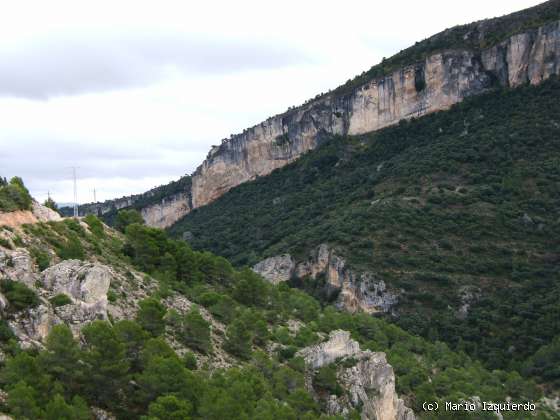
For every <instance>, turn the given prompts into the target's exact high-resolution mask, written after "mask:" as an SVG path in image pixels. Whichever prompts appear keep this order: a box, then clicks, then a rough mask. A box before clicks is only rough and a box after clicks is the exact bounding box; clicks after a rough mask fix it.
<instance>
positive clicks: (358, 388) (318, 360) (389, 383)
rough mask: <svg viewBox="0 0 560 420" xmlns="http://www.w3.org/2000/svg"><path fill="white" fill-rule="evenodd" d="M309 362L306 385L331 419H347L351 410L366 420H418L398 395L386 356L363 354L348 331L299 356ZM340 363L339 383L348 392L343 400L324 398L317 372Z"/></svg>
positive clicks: (343, 396) (341, 397)
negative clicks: (315, 382) (315, 378)
mask: <svg viewBox="0 0 560 420" xmlns="http://www.w3.org/2000/svg"><path fill="white" fill-rule="evenodd" d="M297 355H298V356H300V357H302V358H303V359H304V360H305V363H306V367H307V375H306V382H307V387H308V389H309V390H310V391H311V392H312V394H314V395H315V397H316V399H318V400H320V401H322V402H323V403H324V404H325V405H326V406H327V411H328V413H329V414H331V415H343V416H344V415H346V414H348V412H349V409H352V408H356V409H359V410H360V411H361V418H362V420H414V419H415V416H414V413H413V412H412V410H411V409H410V408H408V407H406V406H405V404H404V402H403V400H401V399H400V398H399V397H398V395H397V393H396V391H395V374H394V372H393V367H392V366H391V365H390V364H389V363H387V359H386V357H385V353H374V352H371V351H369V350H365V351H363V350H360V345H359V344H358V342H357V341H355V340H352V339H351V338H350V333H349V332H347V331H342V330H337V331H332V332H331V333H330V335H329V340H328V341H326V342H324V343H321V344H318V345H315V346H311V347H306V348H304V349H303V350H300V351H299V352H298V353H297ZM333 363H336V364H337V365H338V368H337V381H338V383H339V384H340V385H341V387H342V389H343V390H344V391H346V392H345V393H343V394H342V395H340V396H336V395H328V396H322V397H321V396H320V395H319V393H317V392H316V391H317V390H315V389H314V385H313V376H314V371H315V370H316V369H318V368H321V367H323V366H327V365H330V364H333Z"/></svg>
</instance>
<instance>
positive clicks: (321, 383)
mask: <svg viewBox="0 0 560 420" xmlns="http://www.w3.org/2000/svg"><path fill="white" fill-rule="evenodd" d="M313 386H314V387H316V388H319V389H322V390H325V391H327V392H329V393H331V394H335V395H342V388H341V386H340V384H339V383H338V381H337V379H336V365H334V364H330V365H326V366H323V367H321V368H319V370H318V371H317V373H316V374H315V376H314V378H313Z"/></svg>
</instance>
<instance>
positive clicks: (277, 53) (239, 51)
mask: <svg viewBox="0 0 560 420" xmlns="http://www.w3.org/2000/svg"><path fill="white" fill-rule="evenodd" d="M307 60H308V58H307V57H306V56H305V54H304V53H303V52H302V51H300V50H298V48H296V47H290V46H287V45H278V44H276V43H267V42H264V41H246V40H243V41H240V40H227V39H204V38H200V37H198V38H197V37H194V36H192V35H190V36H187V35H185V34H153V35H151V36H131V35H126V36H117V35H112V36H103V35H100V36H95V37H91V36H90V37H85V36H83V35H82V37H79V38H75V39H70V38H52V39H46V40H37V41H36V42H32V43H28V44H26V45H16V46H11V48H9V49H8V48H6V47H4V48H0V62H1V63H2V65H1V66H0V95H3V96H15V97H24V98H31V99H48V98H49V97H53V96H59V95H75V94H81V93H89V92H100V91H107V90H114V89H122V88H128V87H136V86H145V85H147V84H150V83H154V82H156V81H158V80H159V79H161V78H162V77H163V76H164V75H165V71H166V70H168V69H169V68H173V69H176V70H178V71H179V72H182V73H185V74H189V75H192V74H195V75H197V74H202V75H204V74H226V73H233V72H240V71H245V70H253V69H267V68H278V67H283V66H287V65H291V64H295V63H302V62H306V61H307Z"/></svg>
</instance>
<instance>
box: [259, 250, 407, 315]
mask: <svg viewBox="0 0 560 420" xmlns="http://www.w3.org/2000/svg"><path fill="white" fill-rule="evenodd" d="M253 271H255V272H257V273H259V274H260V275H262V276H263V277H264V278H265V279H267V280H268V281H270V282H271V283H274V284H277V283H279V282H282V281H287V280H289V279H290V278H292V277H295V278H298V279H301V280H304V281H305V280H306V279H307V280H309V279H312V280H318V279H319V278H320V277H323V276H324V279H325V282H326V283H325V286H324V287H325V288H326V292H327V294H329V293H331V294H332V293H338V297H337V301H336V305H337V306H338V307H339V308H342V309H345V310H347V311H349V312H352V313H354V312H357V311H364V312H367V313H374V312H388V311H390V310H391V307H392V306H394V305H395V304H396V303H397V302H398V299H397V295H396V294H395V293H392V292H390V291H388V290H387V286H386V284H385V282H384V281H383V280H380V279H377V278H376V277H375V276H374V275H373V274H372V273H368V272H365V273H360V274H357V273H355V272H354V271H353V270H350V269H349V268H348V267H347V265H346V262H345V260H344V259H343V258H341V257H339V256H337V255H336V254H335V252H334V251H333V250H332V249H330V248H329V246H328V245H326V244H321V245H319V246H318V247H317V248H316V249H315V250H314V251H313V252H312V254H311V256H310V257H309V259H308V260H307V261H302V262H299V263H295V261H294V259H293V258H292V257H291V256H290V255H289V254H285V255H281V256H278V257H270V258H267V259H266V260H263V261H261V262H259V263H257V264H256V265H255V266H254V267H253Z"/></svg>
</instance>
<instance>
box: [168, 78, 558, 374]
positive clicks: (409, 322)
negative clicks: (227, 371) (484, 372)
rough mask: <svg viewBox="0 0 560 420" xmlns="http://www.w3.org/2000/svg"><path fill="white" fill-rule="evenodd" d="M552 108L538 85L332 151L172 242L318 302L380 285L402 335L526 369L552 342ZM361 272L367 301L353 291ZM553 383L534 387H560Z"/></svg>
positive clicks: (181, 229) (191, 220)
mask: <svg viewBox="0 0 560 420" xmlns="http://www.w3.org/2000/svg"><path fill="white" fill-rule="evenodd" d="M559 99H560V82H558V81H557V80H550V81H548V82H546V83H543V84H542V85H540V86H538V87H531V86H525V87H520V88H517V89H506V90H499V91H495V92H492V93H489V94H486V95H482V96H477V97H473V98H470V99H469V100H466V101H465V102H463V103H461V104H458V105H456V106H455V107H453V108H452V109H451V110H450V111H446V112H440V113H437V114H434V115H430V116H426V117H423V118H420V119H417V120H414V121H410V122H404V121H403V122H401V123H400V124H399V125H398V126H396V127H391V128H387V129H384V130H381V131H379V132H377V133H373V134H370V135H366V136H358V137H338V138H333V139H331V140H330V141H328V142H325V144H324V145H323V146H322V147H320V148H319V149H318V150H316V151H314V152H312V153H309V154H307V155H305V156H304V157H302V158H301V159H300V160H298V161H297V162H295V163H293V164H291V165H289V166H287V167H285V168H282V169H279V170H277V171H274V172H273V173H271V174H270V175H269V176H267V177H261V178H259V179H257V180H255V181H253V182H250V183H246V184H244V185H241V186H239V187H237V188H235V189H232V190H231V191H230V192H229V193H228V194H225V195H224V196H223V197H221V198H220V199H218V200H216V201H215V202H214V203H212V204H210V205H208V206H206V207H204V208H200V209H197V210H196V211H194V212H193V213H191V214H189V215H188V216H186V217H185V218H184V219H183V220H181V221H180V222H179V223H177V224H176V225H174V226H173V227H172V228H171V232H172V233H173V234H174V235H176V236H177V237H184V238H187V239H188V240H189V242H190V243H191V244H192V245H193V246H194V247H195V248H201V249H209V250H212V251H213V252H216V253H218V254H220V255H223V256H225V257H228V258H231V259H232V261H233V262H234V263H235V264H239V265H243V264H247V265H253V264H255V263H257V262H258V261H260V260H262V259H264V258H266V257H275V256H276V257H278V258H279V259H277V260H267V261H266V262H263V263H261V264H260V265H259V266H257V267H256V269H257V270H258V271H259V272H261V273H263V274H264V275H267V276H269V275H270V276H274V275H276V276H277V278H278V279H280V280H288V279H290V278H294V277H295V279H294V284H295V285H298V286H299V287H303V288H305V289H306V290H308V291H310V292H311V293H314V294H315V295H316V296H320V297H321V298H322V299H324V300H329V299H330V298H331V294H330V293H325V287H326V286H333V285H334V286H337V284H338V286H337V287H338V289H339V290H340V289H341V294H344V293H345V292H346V293H350V292H352V291H351V289H352V287H354V286H352V282H354V284H355V283H356V281H357V283H358V287H354V292H352V293H353V297H354V298H355V299H358V301H359V302H358V303H360V302H361V304H362V309H367V307H368V306H367V305H368V299H370V298H371V297H372V296H373V297H375V298H377V299H379V298H382V297H383V294H382V293H385V292H384V291H383V290H384V289H382V288H380V287H379V284H380V282H381V281H382V282H383V284H384V285H386V286H387V288H388V289H389V292H390V293H392V294H395V295H397V296H398V304H397V305H396V306H391V308H390V310H391V311H395V315H396V316H395V317H393V320H394V321H395V322H397V323H398V324H400V325H402V326H403V327H405V328H406V329H407V330H409V331H411V332H414V333H419V334H422V335H424V336H425V337H429V338H430V339H440V340H444V341H446V342H447V343H449V344H450V345H452V346H453V347H455V348H456V349H462V350H465V351H467V352H468V353H469V354H471V355H473V356H474V357H476V358H479V359H480V360H482V361H484V362H485V363H486V364H487V365H488V366H490V367H493V368H494V367H502V368H503V367H506V366H508V367H510V368H513V369H519V370H521V371H524V372H535V370H534V369H533V368H534V366H532V365H531V363H533V362H535V361H534V360H532V359H530V358H531V357H532V355H533V354H535V352H537V351H538V350H539V348H541V346H547V345H550V344H551V343H552V341H553V339H554V337H557V336H558V335H559V334H560V330H559V325H558V323H557V322H556V321H555V320H556V319H558V318H559V317H560V312H559V311H560V305H558V302H559V301H560V287H559V286H560V285H559V283H558V278H559V265H558V262H559V261H560V260H559V258H560V242H559V238H560V231H559V229H560V225H559V220H560V219H559V216H558V214H559V211H560V143H559V140H560V120H559V119H558V116H559V115H560V101H559ZM321 244H326V246H327V248H326V249H327V250H326V251H324V252H322V251H320V249H319V250H317V249H318V248H320V245H321ZM329 250H334V251H329ZM333 252H334V254H333ZM285 254H289V255H285ZM281 255H284V256H283V257H280V256H281ZM321 255H324V256H323V257H321ZM333 255H334V257H333ZM281 262H283V263H281ZM267 266H268V269H267ZM299 267H304V268H305V267H307V268H305V269H304V270H301V269H299ZM348 269H350V271H352V272H353V274H352V273H349V271H348ZM362 274H367V278H368V279H373V281H370V285H371V291H372V292H375V293H369V292H368V291H369V289H370V286H368V287H367V288H366V289H367V290H365V292H368V293H369V294H368V293H362V294H360V293H358V292H360V290H362V289H360V287H359V283H360V281H361V280H360V279H363V276H362ZM311 279H314V280H311ZM325 283H326V285H325ZM376 285H377V286H376ZM375 287H377V289H375V291H374V290H373V289H374V288H375ZM362 291H363V290H362ZM327 292H328V290H327ZM333 298H337V297H336V296H334V297H333ZM382 300H383V299H382ZM385 302H387V300H385ZM339 303H341V304H342V306H345V304H344V301H342V302H340V301H339ZM380 305H381V303H379V302H378V303H375V302H374V305H373V308H374V309H375V308H377V309H379V308H380ZM346 307H347V308H348V305H346ZM554 360H555V359H554V358H548V359H546V360H540V361H539V362H538V363H544V365H543V366H546V365H547V363H548V364H549V365H548V366H549V367H551V368H552V365H554V363H556V362H555V361H554ZM535 363H536V362H535ZM543 366H541V367H540V368H538V369H537V370H539V371H540V372H541V373H542V372H545V371H547V369H543ZM553 372H557V371H555V370H554V369H552V370H548V372H547V373H546V374H545V375H548V376H547V377H546V379H545V378H544V377H543V378H542V379H543V380H544V381H545V382H548V383H558V379H559V378H558V377H557V376H556V377H555V376H554V375H557V373H553Z"/></svg>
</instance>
